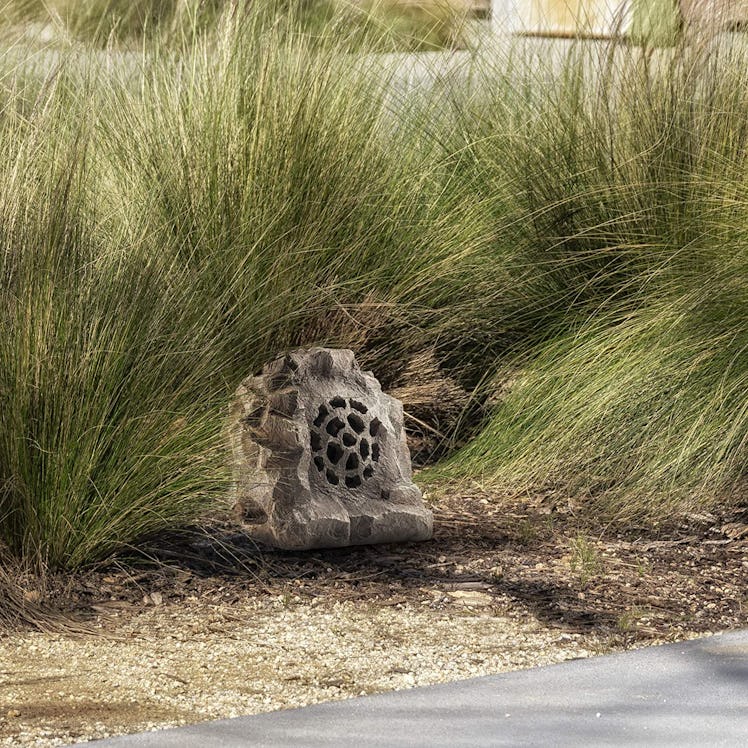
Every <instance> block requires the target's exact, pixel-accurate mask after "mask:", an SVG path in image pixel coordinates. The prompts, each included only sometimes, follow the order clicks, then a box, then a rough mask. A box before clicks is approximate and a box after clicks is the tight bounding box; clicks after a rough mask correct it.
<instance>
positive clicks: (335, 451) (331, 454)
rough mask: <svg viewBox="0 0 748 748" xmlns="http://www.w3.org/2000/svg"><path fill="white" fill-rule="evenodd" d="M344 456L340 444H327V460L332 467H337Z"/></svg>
mask: <svg viewBox="0 0 748 748" xmlns="http://www.w3.org/2000/svg"><path fill="white" fill-rule="evenodd" d="M344 454H345V452H344V451H343V447H341V446H340V444H336V443H335V442H328V443H327V459H328V460H330V462H331V463H332V464H333V465H337V464H338V463H339V462H340V458H341V457H342V456H343V455H344Z"/></svg>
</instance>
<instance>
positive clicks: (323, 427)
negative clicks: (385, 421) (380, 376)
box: [309, 396, 382, 489]
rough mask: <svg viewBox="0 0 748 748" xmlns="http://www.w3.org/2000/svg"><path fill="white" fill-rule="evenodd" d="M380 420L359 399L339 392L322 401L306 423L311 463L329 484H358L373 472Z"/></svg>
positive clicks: (377, 447) (356, 485)
mask: <svg viewBox="0 0 748 748" xmlns="http://www.w3.org/2000/svg"><path fill="white" fill-rule="evenodd" d="M381 426H382V423H381V421H380V420H379V419H378V418H371V416H370V415H369V408H368V407H367V406H366V405H365V404H364V403H362V402H360V401H359V400H355V399H353V398H349V399H346V398H344V397H342V396H336V397H333V398H331V399H330V400H328V401H327V402H325V403H322V404H321V405H320V406H319V408H318V410H317V415H316V417H315V418H314V420H313V421H312V423H311V424H310V434H309V441H310V446H311V449H312V453H313V463H314V466H315V468H316V469H317V471H318V472H319V473H320V475H322V476H323V477H324V480H326V481H327V482H328V483H329V484H330V485H331V486H338V485H340V484H341V483H342V484H344V485H345V487H346V488H351V489H353V488H359V487H360V486H362V485H363V483H364V481H366V480H369V478H371V477H373V476H374V473H375V467H374V463H375V462H377V461H378V460H379V456H380V447H379V443H378V439H377V435H378V434H379V432H380V429H381Z"/></svg>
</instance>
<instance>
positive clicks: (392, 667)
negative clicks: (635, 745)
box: [0, 590, 609, 746]
mask: <svg viewBox="0 0 748 748" xmlns="http://www.w3.org/2000/svg"><path fill="white" fill-rule="evenodd" d="M315 603H317V604H315ZM495 604H496V601H495V599H494V600H492V599H491V598H490V597H489V596H487V595H482V594H481V593H479V592H464V593H461V595H457V596H456V597H454V598H453V599H452V600H451V601H450V602H449V604H447V605H444V604H443V601H436V604H435V599H434V597H433V595H429V594H428V592H427V591H425V590H424V599H423V601H422V602H421V603H420V604H417V603H404V604H400V605H393V606H383V605H381V604H378V605H371V604H368V603H366V604H362V603H361V602H350V601H344V602H329V601H328V602H324V601H322V599H321V598H320V600H319V601H318V600H313V601H311V602H310V601H308V600H304V601H302V600H300V599H293V598H290V599H289V598H287V597H284V598H278V597H259V598H258V597H250V598H248V599H246V600H243V601H239V602H237V603H233V604H211V605H207V606H206V605H205V604H203V603H201V602H200V601H197V600H195V601H188V602H187V603H186V604H180V605H161V606H158V607H151V608H149V609H147V610H146V611H145V612H142V613H140V614H138V615H131V614H127V615H126V616H125V617H123V618H122V619H121V620H114V621H110V622H109V624H108V625H107V627H106V628H107V634H106V635H105V636H101V637H98V636H91V637H84V638H73V637H67V636H63V635H59V634H57V635H49V634H41V633H27V634H23V635H16V636H13V637H6V638H4V639H0V745H3V746H16V745H35V746H52V745H63V744H66V743H70V742H74V741H77V740H86V739H93V738H100V737H106V736H109V735H116V734H120V733H126V732H135V731H142V730H148V729H151V728H154V727H166V726H175V725H181V724H185V723H192V722H199V721H203V720H209V719H217V718H223V717H234V716H238V715H245V714H255V713H259V712H265V711H270V710H273V709H281V708H287V707H296V706H304V705H307V704H313V703H317V702H321V701H327V700H333V699H344V698H348V697H352V696H358V695H361V694H371V693H377V692H382V691H389V690H395V689H403V688H411V687H413V686H420V685H427V684H434V683H443V682H446V681H453V680H457V679H462V678H468V677H471V676H477V675H485V674H490V673H499V672H503V671H507V670H516V669H520V668H528V667H532V666H535V665H543V664H549V663H554V662H560V661H563V660H568V659H571V658H576V657H587V656H590V655H592V654H597V653H600V652H602V651H607V650H609V644H608V642H606V641H604V640H602V639H600V638H599V637H598V636H597V635H594V634H585V635H579V634H569V633H562V632H561V631H559V630H557V629H552V628H547V627H544V626H543V625H541V624H539V623H538V622H537V621H535V620H532V619H522V618H520V617H519V616H518V615H515V614H513V613H512V612H508V611H507V610H506V609H499V608H497V607H495Z"/></svg>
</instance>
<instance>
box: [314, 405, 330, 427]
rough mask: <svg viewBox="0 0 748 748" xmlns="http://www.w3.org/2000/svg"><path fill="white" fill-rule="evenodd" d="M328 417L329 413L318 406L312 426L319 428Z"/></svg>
mask: <svg viewBox="0 0 748 748" xmlns="http://www.w3.org/2000/svg"><path fill="white" fill-rule="evenodd" d="M329 415H330V411H329V410H328V409H327V408H326V407H325V406H324V405H320V406H319V413H318V414H317V417H316V418H315V419H314V425H315V426H316V427H317V428H319V427H320V426H321V425H322V424H323V423H324V422H325V418H327V416H329Z"/></svg>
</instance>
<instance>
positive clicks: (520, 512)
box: [0, 490, 748, 745]
mask: <svg viewBox="0 0 748 748" xmlns="http://www.w3.org/2000/svg"><path fill="white" fill-rule="evenodd" d="M434 504H435V506H434V511H435V518H436V532H435V537H434V539H433V540H432V541H430V542H428V543H421V544H418V545H412V546H399V547H396V546H384V547H359V548H351V549H340V550H330V551H314V552H307V553H287V552H281V551H274V550H270V549H267V548H259V547H257V546H256V545H255V544H253V543H252V542H251V541H250V540H249V539H247V537H246V536H245V535H244V534H242V533H241V532H240V531H239V530H238V529H237V528H235V527H232V526H230V525H227V524H221V523H219V522H216V523H213V524H211V525H210V526H208V527H206V528H202V529H200V530H190V531H184V532H180V533H178V534H174V535H171V536H169V537H163V536H162V537H159V538H156V539H154V540H153V541H152V542H151V543H149V544H148V545H147V546H146V548H145V550H144V551H143V552H141V553H139V555H138V556H137V557H133V558H130V559H120V560H119V561H118V562H117V563H116V564H111V565H109V566H107V567H105V568H101V569H97V570H95V571H91V572H88V573H86V574H81V575H77V576H75V577H73V578H71V577H62V576H61V577H57V578H50V579H48V580H47V582H46V586H45V588H44V589H43V590H42V589H34V588H31V587H29V588H28V589H27V590H26V598H27V599H28V600H29V602H30V603H31V602H33V603H34V604H35V605H44V606H46V607H47V608H54V610H55V611H58V612H63V613H64V614H65V615H66V616H67V620H68V622H67V623H66V624H64V625H61V626H57V627H49V626H48V627H47V628H48V630H46V631H40V630H31V629H29V628H28V627H27V628H23V629H20V630H16V631H10V630H6V631H5V632H4V633H0V745H31V744H33V745H60V744H64V743H68V742H72V741H75V740H86V739H90V738H94V737H103V736H106V735H110V734H118V733H123V732H132V731H137V730H143V729H152V728H155V727H164V726H170V725H178V724H184V723H186V722H197V721H201V720H206V719H215V718H220V717H229V716H236V715H239V714H251V713H257V712H261V711H268V710H271V709H277V708H282V707H293V706H302V705H305V704H309V703H314V702H317V701H323V700H330V699H339V698H347V697H350V696H355V695H359V694H362V693H364V694H365V693H375V692H379V691H385V690H392V689H398V688H410V687H413V686H416V685H426V684H430V683H438V682H442V681H445V680H455V679H459V678H466V677H471V676H474V675H483V674H488V673H494V672H500V671H503V670H510V669H517V668H523V667H531V666H534V665H538V664H548V663H551V662H558V661H561V660H564V659H569V658H573V657H586V656H590V655H592V654H598V653H602V652H608V651H613V650H619V649H624V648H630V647H636V646H643V645H648V644H657V643H661V642H665V641H672V640H676V639H682V638H691V637H693V636H697V635H702V634H707V633H712V632H716V631H721V630H725V629H730V628H736V627H741V626H746V625H748V585H747V584H746V582H747V581H748V510H744V511H741V512H734V513H732V514H731V515H725V516H716V515H692V516H690V517H686V518H684V519H683V520H682V522H680V523H678V524H674V525H671V526H669V527H667V528H663V531H662V533H660V534H659V535H657V534H652V532H651V531H649V532H648V533H646V534H644V532H643V531H642V534H641V535H639V534H637V532H636V531H630V532H627V533H626V534H614V533H611V532H610V531H604V528H596V527H591V526H590V525H589V524H584V523H581V522H580V521H579V520H578V519H577V518H576V517H575V516H574V513H573V510H572V508H570V507H568V506H566V507H564V506H558V505H556V504H555V503H553V502H552V501H551V500H550V499H549V498H547V497H513V498H507V497H496V496H493V495H489V494H487V493H485V492H482V491H480V490H472V491H465V490H461V491H459V492H455V493H452V494H449V493H445V494H444V495H442V496H440V497H439V498H438V499H434ZM70 621H76V622H77V623H70ZM76 629H79V631H76Z"/></svg>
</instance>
